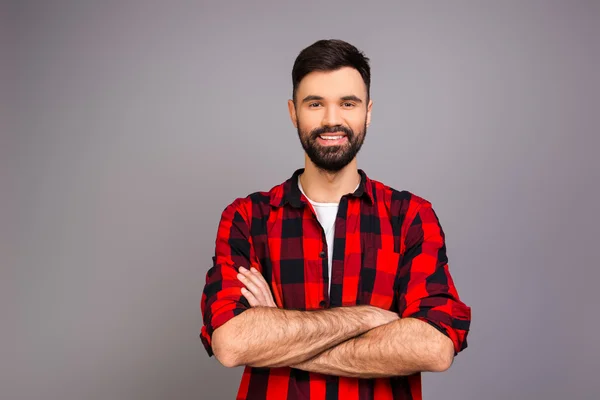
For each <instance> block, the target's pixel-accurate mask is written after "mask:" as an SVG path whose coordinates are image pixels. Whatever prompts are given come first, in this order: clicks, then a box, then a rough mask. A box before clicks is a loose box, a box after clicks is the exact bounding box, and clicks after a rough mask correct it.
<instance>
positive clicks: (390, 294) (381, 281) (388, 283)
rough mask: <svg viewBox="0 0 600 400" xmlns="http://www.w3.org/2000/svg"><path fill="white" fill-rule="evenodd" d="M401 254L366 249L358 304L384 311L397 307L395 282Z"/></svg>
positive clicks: (372, 248) (384, 250)
mask: <svg viewBox="0 0 600 400" xmlns="http://www.w3.org/2000/svg"><path fill="white" fill-rule="evenodd" d="M399 261H400V253H397V252H395V251H393V250H388V249H378V248H374V247H369V248H366V249H365V251H364V254H363V264H362V266H361V273H360V282H359V293H358V300H359V301H358V302H357V303H358V304H363V305H371V306H375V307H379V308H382V309H384V310H394V309H395V307H396V296H395V282H396V273H397V271H398V262H399Z"/></svg>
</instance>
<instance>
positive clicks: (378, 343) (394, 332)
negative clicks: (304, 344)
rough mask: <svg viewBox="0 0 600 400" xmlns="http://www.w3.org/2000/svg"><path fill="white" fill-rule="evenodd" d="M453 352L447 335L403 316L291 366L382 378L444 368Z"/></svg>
mask: <svg viewBox="0 0 600 400" xmlns="http://www.w3.org/2000/svg"><path fill="white" fill-rule="evenodd" d="M453 356H454V347H453V346H452V342H451V341H450V339H449V338H448V337H446V336H445V335H444V334H442V333H441V332H439V331H438V330H436V329H435V328H433V327H432V326H430V325H429V324H427V323H426V322H423V321H419V320H417V319H414V318H404V319H400V320H397V321H394V322H391V323H388V324H386V325H383V326H380V327H378V328H375V329H372V330H370V331H368V332H367V333H365V334H363V335H361V336H359V337H356V338H353V339H350V340H348V341H345V342H343V343H341V344H340V345H338V346H336V347H333V348H331V349H328V350H326V351H324V352H323V353H321V354H319V355H317V356H316V357H314V358H312V359H310V360H307V361H305V362H302V363H298V364H295V365H291V367H293V368H298V369H302V370H305V371H310V372H318V373H322V374H327V375H337V376H346V377H357V378H379V377H389V376H399V375H411V374H414V373H416V372H420V371H432V372H435V371H443V370H445V369H447V368H448V367H449V366H450V364H451V363H452V359H453Z"/></svg>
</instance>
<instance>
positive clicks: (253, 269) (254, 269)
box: [250, 267, 258, 272]
mask: <svg viewBox="0 0 600 400" xmlns="http://www.w3.org/2000/svg"><path fill="white" fill-rule="evenodd" d="M250 271H252V272H258V270H257V269H256V268H254V267H252V268H250Z"/></svg>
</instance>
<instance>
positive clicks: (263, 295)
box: [237, 267, 277, 308]
mask: <svg viewBox="0 0 600 400" xmlns="http://www.w3.org/2000/svg"><path fill="white" fill-rule="evenodd" d="M239 271H240V272H239V273H238V275H237V277H238V279H239V280H240V282H242V283H243V284H244V286H246V287H245V288H242V295H243V296H244V297H245V298H246V299H247V300H248V303H250V306H252V307H275V308H277V304H275V301H273V295H272V294H271V288H269V284H268V283H267V281H265V278H263V276H262V274H261V273H260V272H259V271H258V270H257V269H256V268H254V267H252V268H250V271H248V270H247V269H246V268H244V267H240V270H239Z"/></svg>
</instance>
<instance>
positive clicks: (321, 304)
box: [319, 300, 327, 307]
mask: <svg viewBox="0 0 600 400" xmlns="http://www.w3.org/2000/svg"><path fill="white" fill-rule="evenodd" d="M326 304H327V302H326V301H325V300H321V302H320V303H319V305H320V306H321V307H325V305H326Z"/></svg>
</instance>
